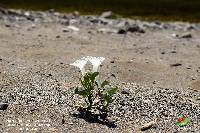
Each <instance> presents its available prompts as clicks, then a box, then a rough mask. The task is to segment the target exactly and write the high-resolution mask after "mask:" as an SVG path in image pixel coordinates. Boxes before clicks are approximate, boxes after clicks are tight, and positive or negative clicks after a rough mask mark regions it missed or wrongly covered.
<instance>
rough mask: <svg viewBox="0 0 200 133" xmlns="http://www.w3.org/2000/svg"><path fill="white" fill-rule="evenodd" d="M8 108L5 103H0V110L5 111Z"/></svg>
mask: <svg viewBox="0 0 200 133" xmlns="http://www.w3.org/2000/svg"><path fill="white" fill-rule="evenodd" d="M7 108H8V104H7V103H0V110H6V109H7Z"/></svg>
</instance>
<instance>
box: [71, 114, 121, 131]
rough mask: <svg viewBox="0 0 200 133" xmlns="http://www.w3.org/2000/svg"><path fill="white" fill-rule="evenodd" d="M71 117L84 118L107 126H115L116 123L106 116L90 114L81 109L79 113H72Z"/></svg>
mask: <svg viewBox="0 0 200 133" xmlns="http://www.w3.org/2000/svg"><path fill="white" fill-rule="evenodd" d="M72 116H73V117H76V118H81V119H84V120H85V121H87V122H89V123H98V124H101V125H106V126H108V127H109V128H116V127H117V125H116V124H115V123H114V122H111V121H109V120H108V119H107V118H103V119H102V117H101V115H100V114H92V113H91V112H87V111H84V112H83V111H82V112H79V114H72Z"/></svg>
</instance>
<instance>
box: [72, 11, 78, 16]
mask: <svg viewBox="0 0 200 133" xmlns="http://www.w3.org/2000/svg"><path fill="white" fill-rule="evenodd" d="M72 15H73V16H74V17H79V16H80V13H79V12H78V11H74V12H73V13H72Z"/></svg>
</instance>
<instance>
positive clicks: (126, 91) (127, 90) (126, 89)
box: [121, 88, 130, 94]
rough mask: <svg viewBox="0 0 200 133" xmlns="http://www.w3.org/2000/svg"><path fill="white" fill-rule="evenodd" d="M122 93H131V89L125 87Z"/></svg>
mask: <svg viewBox="0 0 200 133" xmlns="http://www.w3.org/2000/svg"><path fill="white" fill-rule="evenodd" d="M121 93H122V94H129V93H130V91H129V89H128V88H124V89H123V90H122V92H121Z"/></svg>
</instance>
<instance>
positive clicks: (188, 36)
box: [180, 33, 192, 38]
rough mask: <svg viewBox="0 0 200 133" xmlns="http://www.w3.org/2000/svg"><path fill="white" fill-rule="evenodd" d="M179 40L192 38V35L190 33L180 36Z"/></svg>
mask: <svg viewBox="0 0 200 133" xmlns="http://www.w3.org/2000/svg"><path fill="white" fill-rule="evenodd" d="M180 38H192V34H190V33H185V34H183V35H182V36H180Z"/></svg>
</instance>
